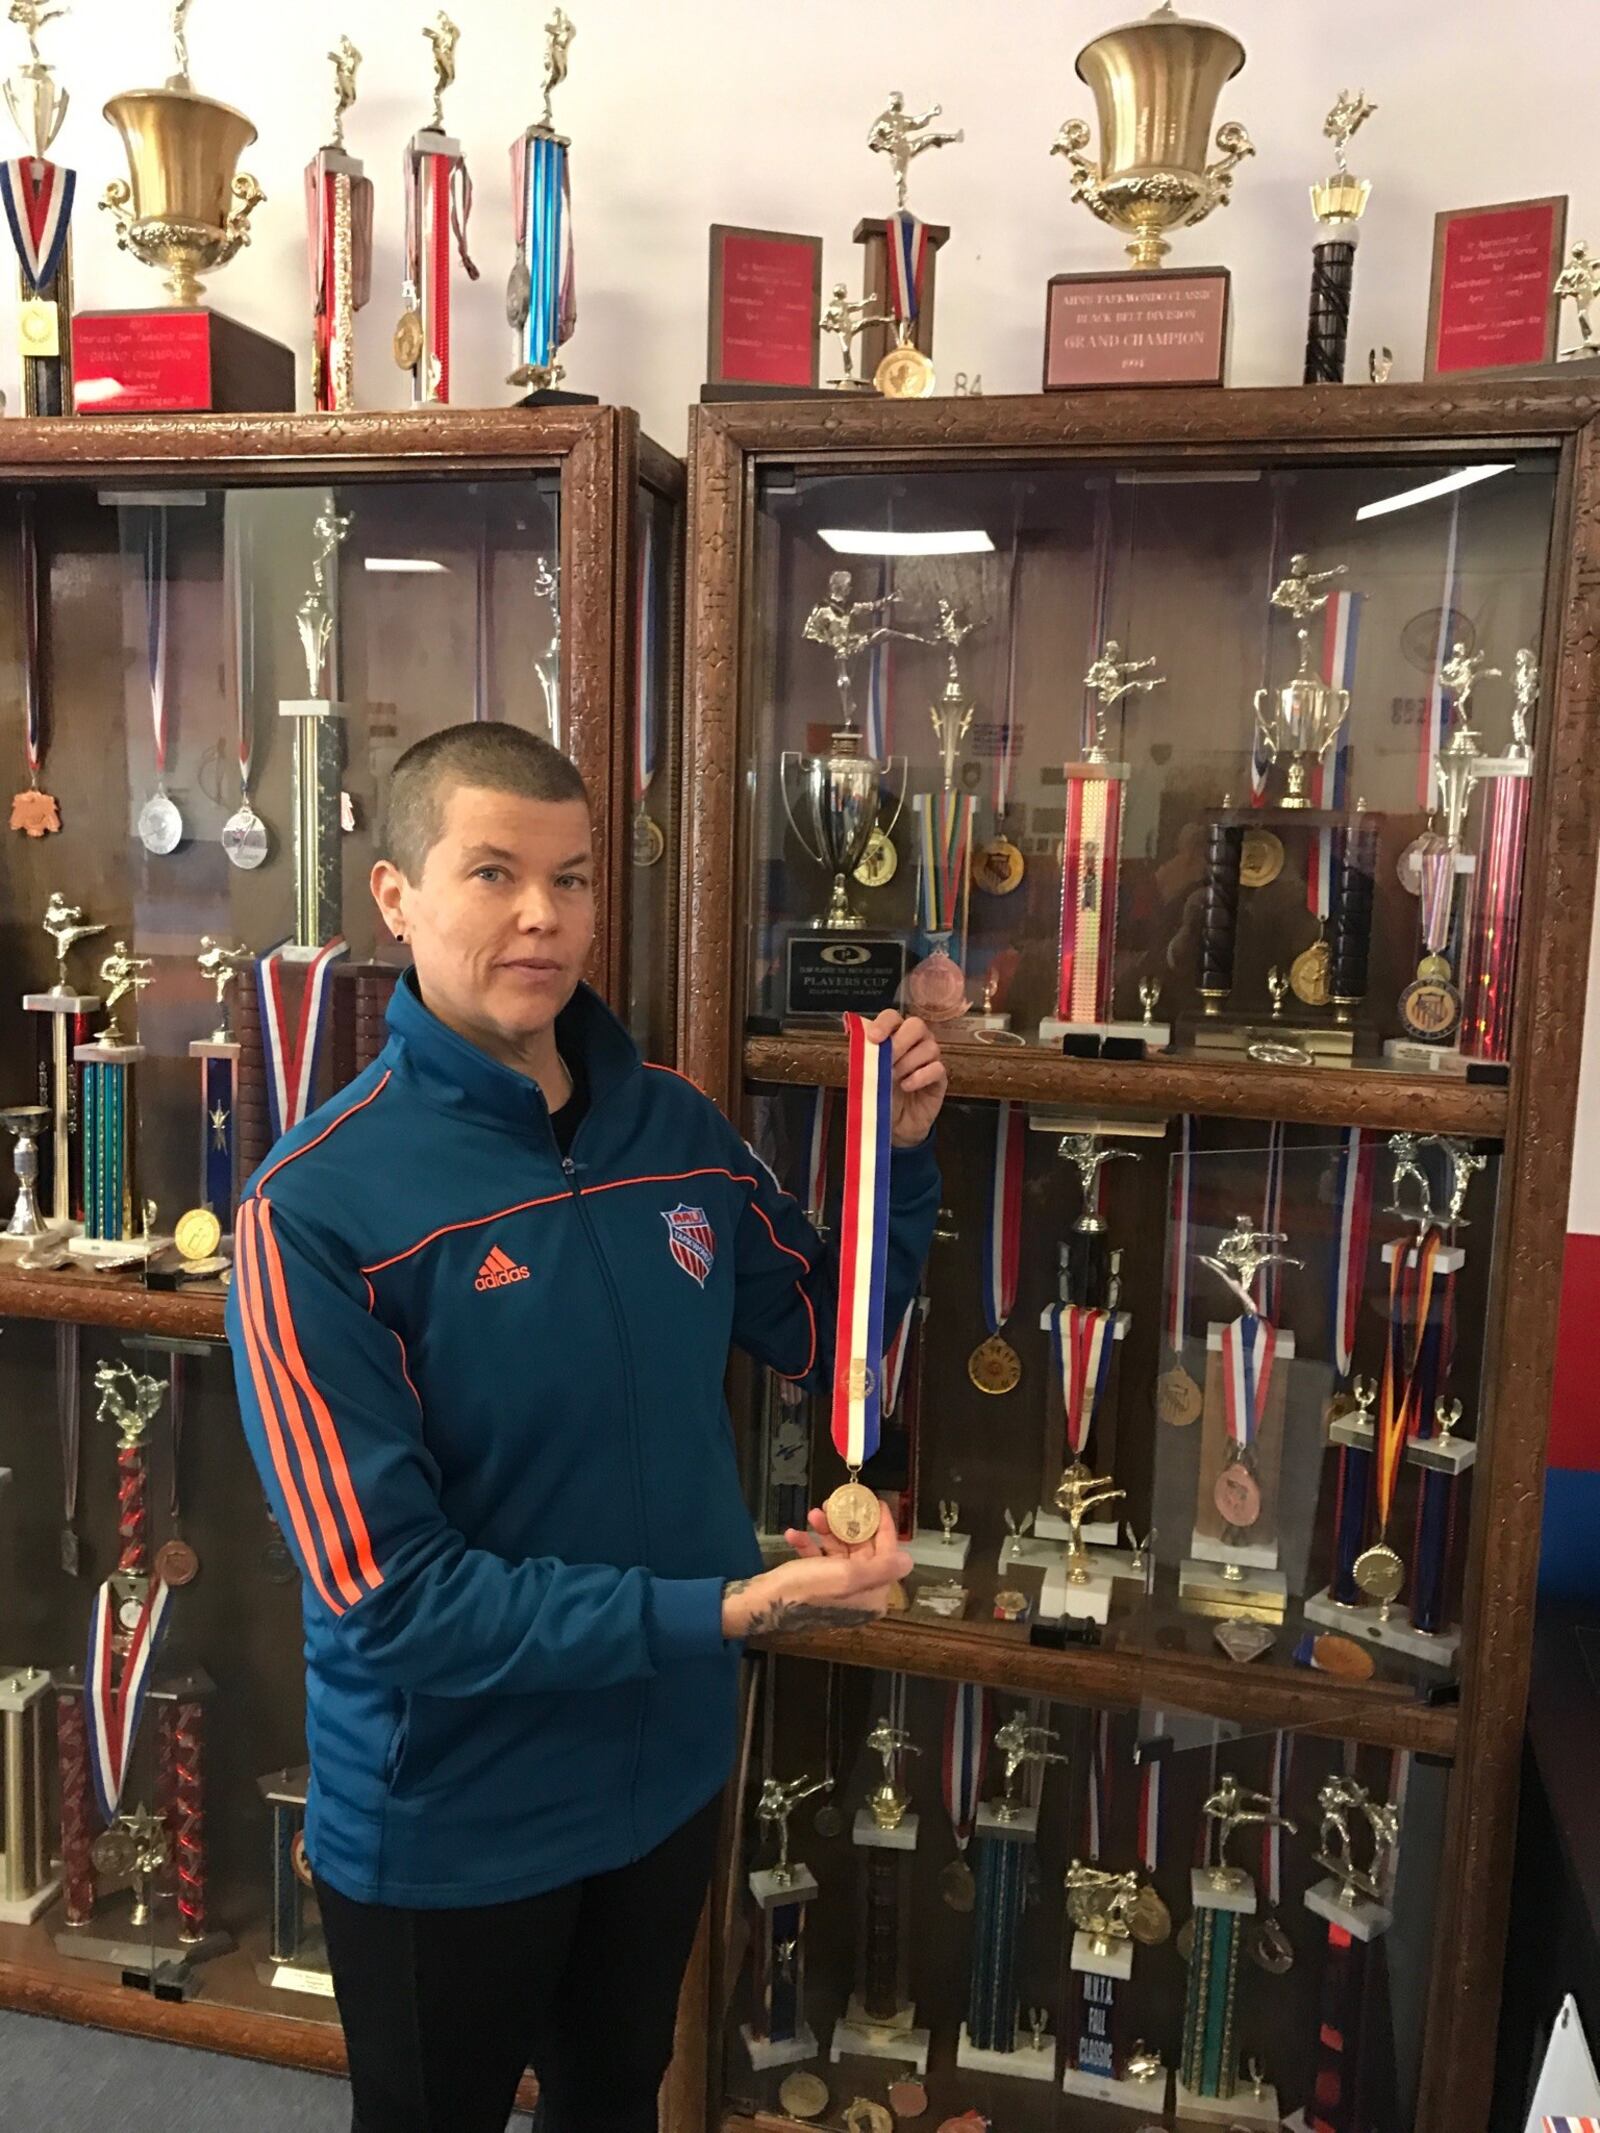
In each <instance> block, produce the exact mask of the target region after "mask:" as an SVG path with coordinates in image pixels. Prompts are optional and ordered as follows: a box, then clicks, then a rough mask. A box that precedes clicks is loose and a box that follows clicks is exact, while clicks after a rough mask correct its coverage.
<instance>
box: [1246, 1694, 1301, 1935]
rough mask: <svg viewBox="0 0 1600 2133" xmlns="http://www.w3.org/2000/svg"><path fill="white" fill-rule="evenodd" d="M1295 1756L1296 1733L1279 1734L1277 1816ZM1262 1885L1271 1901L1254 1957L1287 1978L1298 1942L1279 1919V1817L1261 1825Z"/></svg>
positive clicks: (1274, 1786) (1273, 1791)
mask: <svg viewBox="0 0 1600 2133" xmlns="http://www.w3.org/2000/svg"><path fill="white" fill-rule="evenodd" d="M1293 1756H1294V1736H1293V1734H1291V1733H1287V1732H1284V1733H1279V1734H1277V1735H1276V1736H1275V1737H1274V1740H1273V1743H1272V1779H1271V1785H1270V1788H1269V1790H1270V1795H1271V1801H1272V1810H1271V1813H1272V1817H1273V1818H1276V1817H1279V1816H1281V1815H1282V1813H1283V1797H1284V1794H1285V1792H1286V1791H1287V1790H1288V1785H1289V1768H1290V1764H1291V1761H1292V1759H1293ZM1261 1884H1262V1890H1263V1893H1264V1894H1265V1896H1266V1900H1267V1908H1266V1915H1265V1916H1264V1917H1263V1918H1262V1919H1261V1921H1260V1922H1259V1924H1258V1925H1257V1926H1256V1929H1255V1931H1254V1932H1253V1933H1252V1934H1251V1936H1250V1940H1249V1944H1248V1951H1249V1955H1250V1960H1251V1961H1252V1962H1253V1963H1255V1964H1256V1965H1257V1966H1258V1967H1259V1968H1260V1969H1262V1970H1264V1971H1266V1973H1267V1975H1268V1976H1269V1977H1283V1976H1284V1975H1285V1974H1286V1973H1287V1972H1288V1971H1290V1970H1292V1969H1293V1968H1294V1942H1293V1941H1292V1940H1290V1938H1289V1936H1288V1934H1287V1933H1286V1932H1285V1931H1284V1929H1283V1927H1282V1925H1281V1924H1280V1923H1279V1919H1278V1905H1279V1904H1280V1903H1281V1902H1282V1900H1283V1824H1282V1822H1281V1821H1280V1820H1277V1819H1269V1820H1267V1821H1266V1822H1264V1823H1263V1824H1262V1828H1261Z"/></svg>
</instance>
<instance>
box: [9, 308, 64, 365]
mask: <svg viewBox="0 0 1600 2133" xmlns="http://www.w3.org/2000/svg"><path fill="white" fill-rule="evenodd" d="M17 339H18V341H19V342H20V343H21V346H22V353H23V354H24V355H25V356H34V357H39V356H58V355H60V353H61V313H60V311H59V310H58V309H57V308H56V305H55V302H54V300H53V299H51V298H47V297H43V296H30V297H28V298H27V299H26V301H25V302H24V303H23V304H22V306H21V307H20V309H19V310H18V312H17Z"/></svg>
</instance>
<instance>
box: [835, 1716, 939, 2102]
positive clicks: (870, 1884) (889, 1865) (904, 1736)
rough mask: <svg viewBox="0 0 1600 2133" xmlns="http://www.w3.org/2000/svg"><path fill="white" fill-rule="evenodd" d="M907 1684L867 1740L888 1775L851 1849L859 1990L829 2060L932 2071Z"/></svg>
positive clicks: (860, 1812) (857, 1825) (860, 1815)
mask: <svg viewBox="0 0 1600 2133" xmlns="http://www.w3.org/2000/svg"><path fill="white" fill-rule="evenodd" d="M904 1719H905V1677H904V1676H903V1675H896V1676H895V1677H894V1681H893V1687H892V1690H891V1697H890V1708H889V1711H888V1714H887V1715H886V1716H884V1717H882V1718H880V1719H879V1720H878V1722H877V1724H876V1725H875V1726H874V1727H873V1729H872V1731H871V1732H870V1733H869V1734H868V1735H867V1747H868V1748H869V1749H870V1750H871V1752H872V1753H873V1754H874V1755H876V1756H879V1757H881V1759H882V1762H883V1774H882V1777H881V1779H880V1781H879V1783H878V1784H877V1785H876V1786H874V1788H873V1791H872V1795H871V1797H870V1799H869V1800H868V1802H867V1804H866V1806H865V1807H860V1808H857V1810H856V1817H855V1822H854V1825H853V1827H852V1829H851V1832H850V1835H851V1842H852V1843H853V1844H855V1845H857V1846H858V1847H859V1848H860V1851H861V1864H860V1872H861V1896H860V1903H861V1909H860V1927H859V1932H858V1954H857V1977H858V1981H859V1982H858V1985H857V1989H856V1991H855V1992H853V1993H852V1994H851V1996H850V2002H849V2005H848V2007H847V2008H846V2010H845V2013H844V2017H843V2019H842V2020H841V2021H840V2022H838V2023H837V2024H836V2025H835V2027H834V2032H833V2043H832V2045H831V2047H830V2049H829V2057H830V2059H831V2060H832V2061H833V2062H834V2063H835V2064H837V2063H838V2061H839V2060H840V2059H842V2058H844V2057H845V2056H847V2055H848V2056H849V2057H851V2058H867V2059H889V2060H897V2061H900V2062H901V2063H902V2064H905V2065H909V2066H912V2067H914V2068H915V2069H916V2071H917V2073H919V2074H925V2073H926V2072H927V2071H928V2034H929V2033H928V2031H927V2030H926V2029H919V2028H918V2027H917V2010H916V2004H915V2002H914V2001H913V2000H912V1998H911V1996H910V1991H909V1986H908V1978H909V1971H910V1951H909V1935H910V1928H911V1865H912V1854H913V1853H914V1852H915V1850H916V1848H917V1826H918V1818H917V1816H916V1815H914V1814H912V1813H910V1812H909V1808H910V1800H909V1797H908V1795H907V1793H906V1790H905V1786H904V1784H903V1782H902V1779H903V1772H904V1759H905V1757H906V1756H908V1755H920V1754H921V1752H922V1751H921V1750H920V1749H919V1748H918V1746H917V1745H916V1743H915V1741H913V1740H912V1738H911V1736H910V1734H909V1733H908V1732H907V1731H906V1728H905V1723H904Z"/></svg>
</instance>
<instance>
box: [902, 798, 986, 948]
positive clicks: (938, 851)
mask: <svg viewBox="0 0 1600 2133" xmlns="http://www.w3.org/2000/svg"><path fill="white" fill-rule="evenodd" d="M912 805H913V807H914V808H915V810H916V817H917V837H918V841H919V843H920V845H921V848H922V870H921V875H922V878H921V880H920V881H919V882H918V884H917V905H918V913H919V919H920V923H921V926H922V930H923V932H924V933H926V934H927V935H928V936H929V937H930V938H932V937H934V936H944V937H949V936H952V935H955V934H963V935H964V934H965V932H966V915H967V890H968V887H969V885H970V881H971V871H970V866H969V860H970V857H971V852H972V818H973V816H974V814H975V813H976V812H977V806H978V803H977V801H976V799H975V798H974V797H973V795H972V794H971V793H954V792H940V793H921V792H919V793H917V794H915V795H914V796H913V800H912Z"/></svg>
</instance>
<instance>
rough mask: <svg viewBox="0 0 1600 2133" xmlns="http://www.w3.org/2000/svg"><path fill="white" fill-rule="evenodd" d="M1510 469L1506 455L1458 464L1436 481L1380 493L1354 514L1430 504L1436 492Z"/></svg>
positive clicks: (1467, 485) (1374, 515) (1361, 515)
mask: <svg viewBox="0 0 1600 2133" xmlns="http://www.w3.org/2000/svg"><path fill="white" fill-rule="evenodd" d="M1510 472H1511V461H1510V460H1509V459H1505V460H1499V461H1496V462H1495V463H1494V464H1492V465H1490V466H1486V467H1458V468H1457V469H1456V471H1455V473H1454V474H1441V475H1440V476H1439V479H1438V480H1437V481H1425V482H1424V483H1423V484H1422V487H1421V488H1420V489H1402V490H1401V492H1400V494H1399V495H1398V496H1380V497H1379V499H1378V501H1377V502H1376V503H1375V504H1363V505H1362V506H1361V509H1360V510H1359V511H1358V512H1357V513H1356V517H1357V518H1358V519H1362V518H1382V517H1383V515H1384V513H1385V512H1386V511H1404V510H1406V509H1408V508H1409V506H1410V505H1412V504H1431V503H1432V501H1433V499H1434V498H1435V497H1436V496H1448V495H1449V494H1450V493H1451V491H1452V490H1453V489H1470V488H1471V487H1472V484H1473V483H1474V482H1475V481H1488V480H1490V479H1491V478H1492V476H1494V475H1496V474H1509V473H1510Z"/></svg>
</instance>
